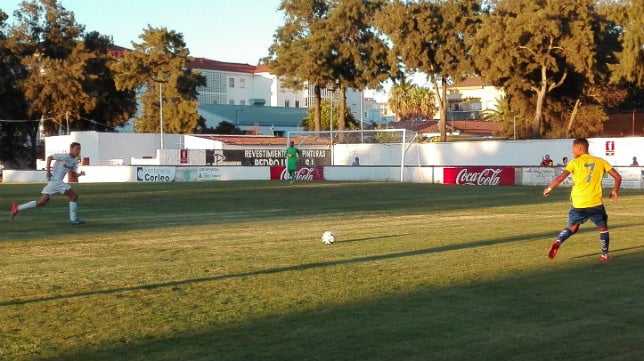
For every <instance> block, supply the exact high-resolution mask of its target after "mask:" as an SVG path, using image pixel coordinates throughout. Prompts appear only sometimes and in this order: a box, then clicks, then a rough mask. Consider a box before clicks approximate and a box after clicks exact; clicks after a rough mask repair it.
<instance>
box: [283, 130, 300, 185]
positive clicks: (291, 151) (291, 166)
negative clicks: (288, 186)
mask: <svg viewBox="0 0 644 361" xmlns="http://www.w3.org/2000/svg"><path fill="white" fill-rule="evenodd" d="M299 157H300V150H299V149H297V148H296V147H295V143H294V142H293V141H292V140H291V142H290V143H289V147H288V148H286V170H288V176H289V178H290V179H291V183H293V182H294V181H295V168H297V160H298V158H299Z"/></svg>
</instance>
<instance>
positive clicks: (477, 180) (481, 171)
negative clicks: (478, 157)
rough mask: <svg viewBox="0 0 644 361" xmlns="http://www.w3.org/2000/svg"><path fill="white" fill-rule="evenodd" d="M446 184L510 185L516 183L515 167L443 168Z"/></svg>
mask: <svg viewBox="0 0 644 361" xmlns="http://www.w3.org/2000/svg"><path fill="white" fill-rule="evenodd" d="M443 183H444V184H466V185H475V186H510V185H514V184H515V180H514V167H455V168H443Z"/></svg>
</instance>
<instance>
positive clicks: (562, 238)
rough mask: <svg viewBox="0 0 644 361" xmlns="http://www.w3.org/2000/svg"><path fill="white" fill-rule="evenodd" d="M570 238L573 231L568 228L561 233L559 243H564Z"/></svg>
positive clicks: (558, 238) (558, 237)
mask: <svg viewBox="0 0 644 361" xmlns="http://www.w3.org/2000/svg"><path fill="white" fill-rule="evenodd" d="M570 236H572V231H571V230H570V228H568V227H566V228H564V229H562V230H561V232H559V236H557V241H559V242H561V243H563V242H564V241H565V240H567V239H568V238H569V237H570Z"/></svg>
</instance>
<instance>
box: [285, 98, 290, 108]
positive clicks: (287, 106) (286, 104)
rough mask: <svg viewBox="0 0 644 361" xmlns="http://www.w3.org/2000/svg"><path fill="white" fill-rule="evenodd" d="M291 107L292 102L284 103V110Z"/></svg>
mask: <svg viewBox="0 0 644 361" xmlns="http://www.w3.org/2000/svg"><path fill="white" fill-rule="evenodd" d="M290 106H291V101H290V100H285V101H284V108H289V107H290Z"/></svg>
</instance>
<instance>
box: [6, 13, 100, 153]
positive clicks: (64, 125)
mask: <svg viewBox="0 0 644 361" xmlns="http://www.w3.org/2000/svg"><path fill="white" fill-rule="evenodd" d="M14 15H15V17H16V18H17V24H16V25H15V26H14V27H13V28H12V30H11V36H12V38H14V40H15V44H16V48H15V51H16V53H18V54H19V55H20V56H21V57H22V63H23V66H24V67H25V68H26V69H27V71H28V74H27V76H26V77H25V78H24V79H23V80H22V81H21V83H20V88H21V90H22V91H23V93H24V96H25V98H26V99H27V101H28V103H29V109H28V115H29V116H30V117H41V118H42V119H44V123H43V124H42V126H43V128H44V129H45V133H46V134H58V133H59V132H62V131H63V130H69V125H70V124H72V123H74V122H76V121H79V120H80V115H81V113H83V112H89V111H91V110H93V109H94V106H95V105H96V101H95V99H94V98H93V97H92V96H91V95H90V94H88V93H87V92H85V89H84V84H85V82H86V81H88V80H91V79H93V77H94V76H93V75H92V74H90V73H89V72H88V71H87V65H88V63H89V61H90V59H92V58H93V57H94V54H91V53H89V52H88V51H86V49H85V47H84V45H83V43H82V42H81V34H82V33H83V31H84V27H83V26H82V25H79V24H77V23H76V21H75V18H74V13H72V12H70V11H67V10H66V9H65V8H64V7H62V6H61V5H60V4H59V3H58V2H57V0H39V1H36V0H33V1H31V2H27V1H23V3H22V4H21V8H20V10H19V11H16V12H15V13H14ZM34 142H35V139H34Z"/></svg>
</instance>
